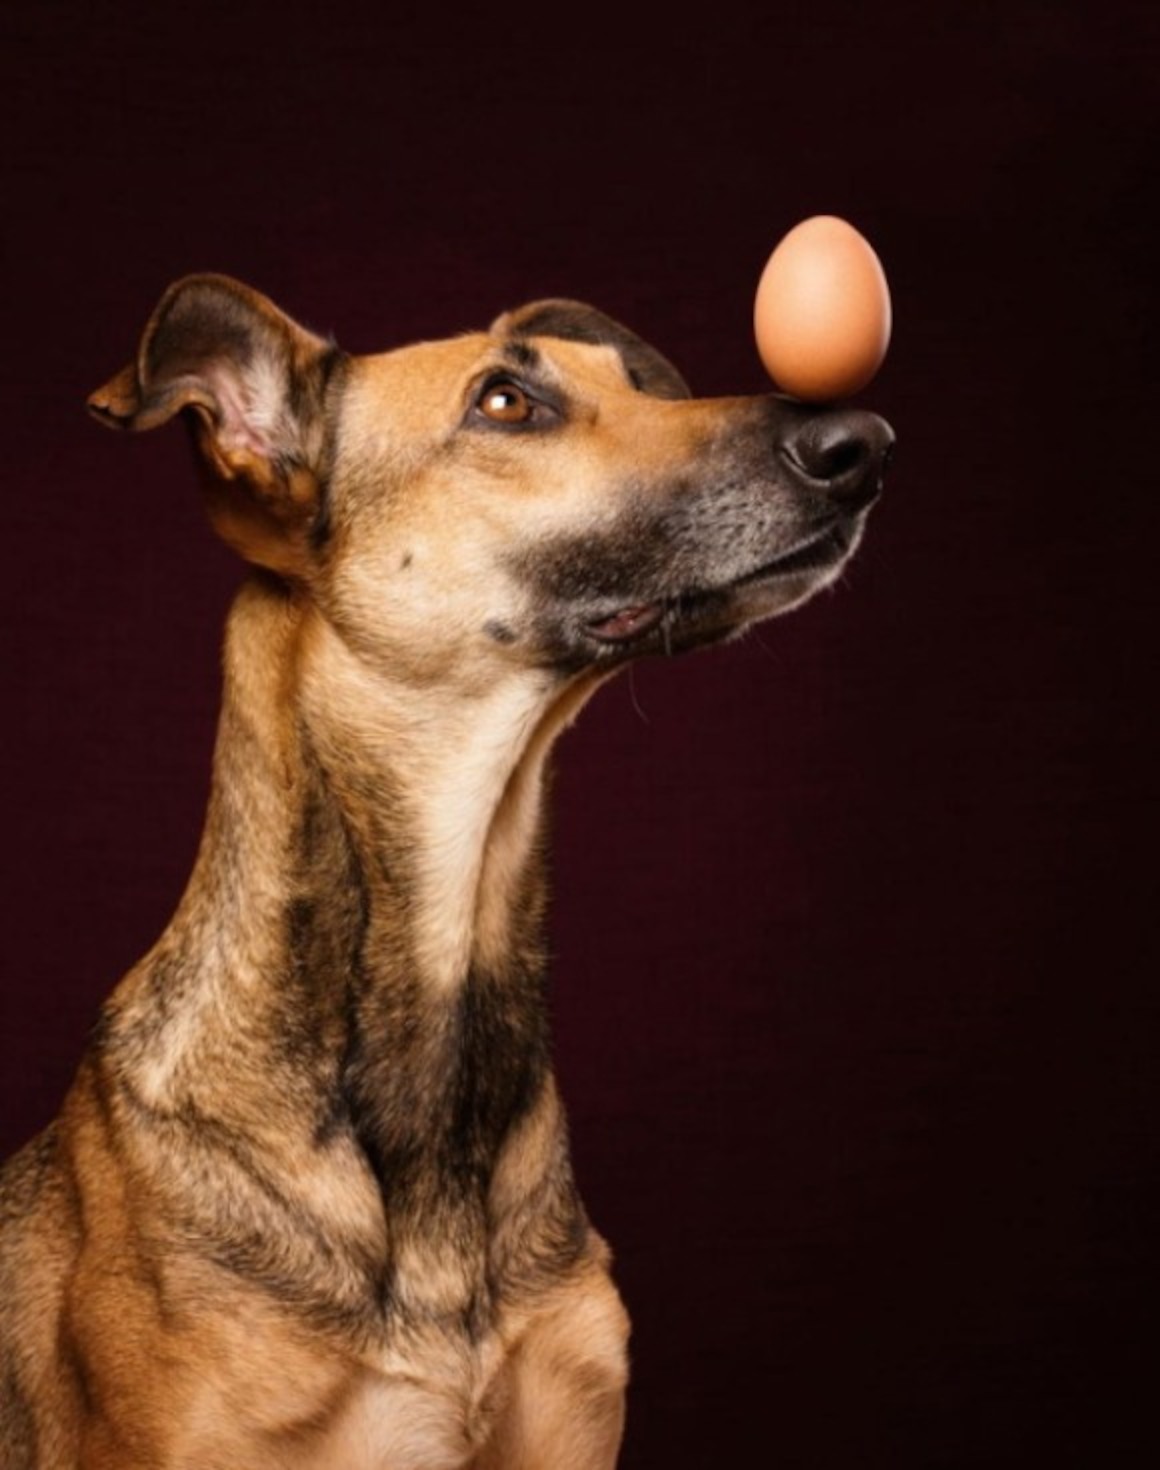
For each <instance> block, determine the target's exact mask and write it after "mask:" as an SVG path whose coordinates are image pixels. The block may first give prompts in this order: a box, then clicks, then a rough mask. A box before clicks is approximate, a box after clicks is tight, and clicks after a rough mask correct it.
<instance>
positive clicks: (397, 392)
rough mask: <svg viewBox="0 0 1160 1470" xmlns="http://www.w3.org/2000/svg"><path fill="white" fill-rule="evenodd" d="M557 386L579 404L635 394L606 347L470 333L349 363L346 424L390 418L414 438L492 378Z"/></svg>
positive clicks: (442, 422) (362, 426) (366, 425)
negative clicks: (606, 395)
mask: <svg viewBox="0 0 1160 1470" xmlns="http://www.w3.org/2000/svg"><path fill="white" fill-rule="evenodd" d="M504 370H508V371H510V372H511V373H512V374H513V375H514V376H516V377H519V378H522V379H528V380H531V381H533V382H534V381H539V382H544V383H547V384H550V385H554V386H557V387H559V388H562V389H564V390H566V391H570V392H571V393H572V394H575V395H579V396H581V397H583V396H586V395H589V394H598V393H602V392H608V391H616V390H619V391H624V392H630V393H631V392H633V388H632V385H631V383H630V381H629V379H628V375H627V373H626V371H625V367H624V362H623V360H622V358H621V355H620V353H619V352H618V351H617V349H616V348H615V347H612V346H609V345H608V344H606V343H587V342H567V341H564V340H563V339H561V338H558V337H550V336H532V335H525V334H523V333H512V332H507V331H502V330H501V331H492V332H471V333H466V334H464V335H463V336H459V337H448V338H445V339H443V340H441V341H434V342H416V343H413V344H412V345H411V346H408V347H398V348H395V349H394V350H393V351H390V352H381V353H374V354H371V355H368V356H365V357H357V358H355V359H354V360H353V363H352V369H351V372H350V375H349V378H348V384H347V392H346V403H345V407H344V413H343V418H344V421H345V423H346V425H347V427H348V428H353V429H354V430H355V431H356V432H359V431H360V430H365V431H367V432H369V431H370V429H371V427H372V425H373V424H375V423H378V424H380V425H381V424H382V423H384V422H385V421H386V420H387V419H390V420H392V421H395V422H399V421H402V422H405V423H406V424H407V425H408V429H409V431H410V432H411V433H413V434H421V433H422V432H423V430H424V429H425V428H429V429H430V430H431V431H432V432H436V431H439V430H441V429H444V428H445V427H446V425H447V423H448V421H449V418H452V417H454V416H455V415H456V414H457V413H458V412H459V411H460V410H461V408H462V404H463V397H464V393H465V392H466V391H467V389H468V388H469V387H470V385H471V384H472V383H473V382H474V381H475V380H476V379H478V378H480V377H481V376H483V375H486V374H489V373H491V372H503V371H504Z"/></svg>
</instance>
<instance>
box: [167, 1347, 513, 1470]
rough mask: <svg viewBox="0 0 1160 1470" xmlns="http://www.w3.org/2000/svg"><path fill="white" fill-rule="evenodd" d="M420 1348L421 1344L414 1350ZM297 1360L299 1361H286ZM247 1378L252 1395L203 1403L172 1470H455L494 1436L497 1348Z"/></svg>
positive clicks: (312, 1366) (303, 1367)
mask: <svg viewBox="0 0 1160 1470" xmlns="http://www.w3.org/2000/svg"><path fill="white" fill-rule="evenodd" d="M414 1346H418V1345H414ZM290 1357H291V1360H292V1361H293V1360H294V1359H295V1358H296V1357H297V1355H295V1354H293V1353H291V1354H290ZM284 1367H285V1364H279V1365H278V1367H277V1368H274V1367H273V1366H268V1367H266V1368H265V1370H264V1371H259V1372H256V1373H251V1375H250V1390H251V1391H250V1393H248V1394H247V1395H246V1396H245V1397H244V1398H243V1397H240V1396H237V1395H236V1394H235V1393H234V1392H233V1389H232V1386H226V1385H222V1386H221V1387H223V1388H225V1392H224V1393H216V1392H211V1393H209V1394H207V1395H206V1396H205V1397H204V1398H203V1399H202V1400H201V1402H200V1403H199V1404H198V1405H197V1408H196V1409H195V1410H194V1412H193V1413H192V1414H191V1415H190V1416H189V1419H188V1420H187V1433H186V1434H185V1435H184V1436H183V1440H182V1448H181V1450H180V1451H179V1452H178V1453H177V1455H176V1456H175V1457H174V1458H173V1460H172V1461H166V1464H167V1465H169V1464H171V1465H172V1466H173V1470H177V1467H181V1470H194V1467H196V1470H205V1467H206V1466H207V1465H212V1466H214V1467H217V1466H219V1465H221V1466H226V1465H229V1466H230V1467H231V1470H232V1467H234V1466H237V1465H242V1464H245V1465H247V1466H248V1465H250V1464H251V1463H252V1464H253V1465H254V1466H255V1467H256V1466H258V1465H261V1466H263V1467H269V1470H274V1467H277V1470H460V1467H463V1466H465V1465H467V1464H469V1463H470V1461H471V1460H472V1458H473V1457H474V1455H476V1454H477V1453H478V1451H479V1449H480V1446H481V1444H482V1442H483V1440H484V1438H485V1437H486V1434H487V1432H488V1429H489V1427H490V1417H489V1412H488V1409H487V1407H486V1405H487V1404H488V1402H489V1400H490V1399H491V1398H492V1397H493V1390H494V1387H495V1381H496V1376H497V1374H498V1373H499V1372H500V1371H501V1368H502V1352H501V1350H500V1348H499V1346H498V1343H494V1342H493V1343H491V1344H489V1345H485V1346H483V1347H482V1348H481V1349H475V1350H465V1349H464V1347H463V1345H462V1344H452V1343H451V1342H450V1341H445V1342H439V1341H437V1340H432V1342H431V1343H430V1344H428V1345H427V1346H426V1348H425V1350H423V1349H420V1350H419V1351H418V1353H415V1352H414V1349H412V1351H410V1352H408V1355H407V1360H406V1362H405V1363H404V1362H403V1361H402V1360H400V1361H399V1362H397V1363H396V1362H395V1361H393V1355H392V1358H391V1359H388V1360H385V1361H384V1362H383V1363H382V1365H381V1367H376V1368H371V1367H367V1366H366V1365H365V1364H352V1363H348V1364H342V1365H339V1364H336V1363H334V1362H331V1363H329V1364H328V1363H325V1362H323V1361H319V1360H314V1361H313V1362H309V1363H307V1362H303V1361H301V1359H298V1361H297V1363H296V1367H297V1369H298V1371H295V1372H286V1371H283V1369H284Z"/></svg>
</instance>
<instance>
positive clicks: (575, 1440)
mask: <svg viewBox="0 0 1160 1470" xmlns="http://www.w3.org/2000/svg"><path fill="white" fill-rule="evenodd" d="M627 1343H628V1314H627V1313H626V1312H625V1310H624V1307H623V1305H622V1303H621V1300H620V1297H619V1295H618V1294H617V1291H616V1288H615V1287H614V1286H613V1284H612V1282H611V1280H610V1279H609V1277H608V1275H607V1273H606V1272H605V1271H604V1270H603V1268H600V1267H595V1266H594V1267H593V1268H591V1269H590V1270H588V1271H586V1272H585V1274H584V1276H583V1277H581V1278H580V1279H579V1280H577V1281H575V1282H574V1283H572V1284H571V1285H570V1286H569V1287H568V1288H567V1290H566V1292H565V1294H564V1295H563V1296H562V1297H556V1298H555V1299H554V1301H553V1304H552V1306H551V1308H550V1309H549V1310H548V1311H546V1312H544V1313H543V1314H541V1315H539V1316H538V1317H536V1318H535V1319H534V1321H533V1322H532V1324H531V1326H530V1328H529V1329H528V1331H527V1332H526V1333H525V1334H524V1336H523V1337H522V1338H521V1339H520V1342H519V1344H518V1346H517V1347H516V1349H515V1351H514V1353H513V1355H512V1357H511V1359H510V1361H509V1363H508V1365H507V1368H506V1370H505V1374H504V1396H503V1401H502V1407H501V1408H500V1409H499V1412H498V1416H497V1418H496V1421H495V1425H494V1428H493V1430H492V1434H491V1436H490V1438H489V1440H488V1442H487V1445H486V1448H485V1449H484V1450H483V1451H482V1452H481V1454H480V1455H479V1456H478V1458H477V1459H476V1460H475V1461H474V1462H473V1466H472V1470H613V1467H614V1466H615V1464H616V1457H617V1452H618V1450H619V1448H620V1440H621V1435H622V1433H623V1430H624V1391H625V1385H626V1383H627V1380H628V1354H627Z"/></svg>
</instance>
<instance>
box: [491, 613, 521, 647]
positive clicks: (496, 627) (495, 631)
mask: <svg viewBox="0 0 1160 1470" xmlns="http://www.w3.org/2000/svg"><path fill="white" fill-rule="evenodd" d="M483 631H484V632H485V633H486V634H487V636H488V637H489V638H493V639H494V640H495V642H496V643H504V644H510V643H514V642H515V641H516V639H517V638H518V637H519V635H518V634H517V633H516V632H515V630H514V629H513V628H509V627H508V625H507V624H506V623H504V622H501V621H500V620H499V619H498V618H489V619H488V620H487V622H486V623H484V625H483Z"/></svg>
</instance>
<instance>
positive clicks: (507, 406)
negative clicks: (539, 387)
mask: <svg viewBox="0 0 1160 1470" xmlns="http://www.w3.org/2000/svg"><path fill="white" fill-rule="evenodd" d="M479 411H480V413H482V414H483V416H484V417H485V418H489V419H491V420H492V422H493V423H497V424H526V423H527V422H528V420H529V419H530V418H531V417H532V414H533V413H534V412H535V406H534V404H533V403H532V400H531V399H530V398H529V397H528V395H527V394H526V393H525V392H524V390H523V389H522V388H521V387H519V386H518V385H517V384H515V383H506V382H505V383H492V384H490V385H489V386H488V387H487V388H486V389H485V391H484V393H483V396H482V397H481V398H480V400H479Z"/></svg>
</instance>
